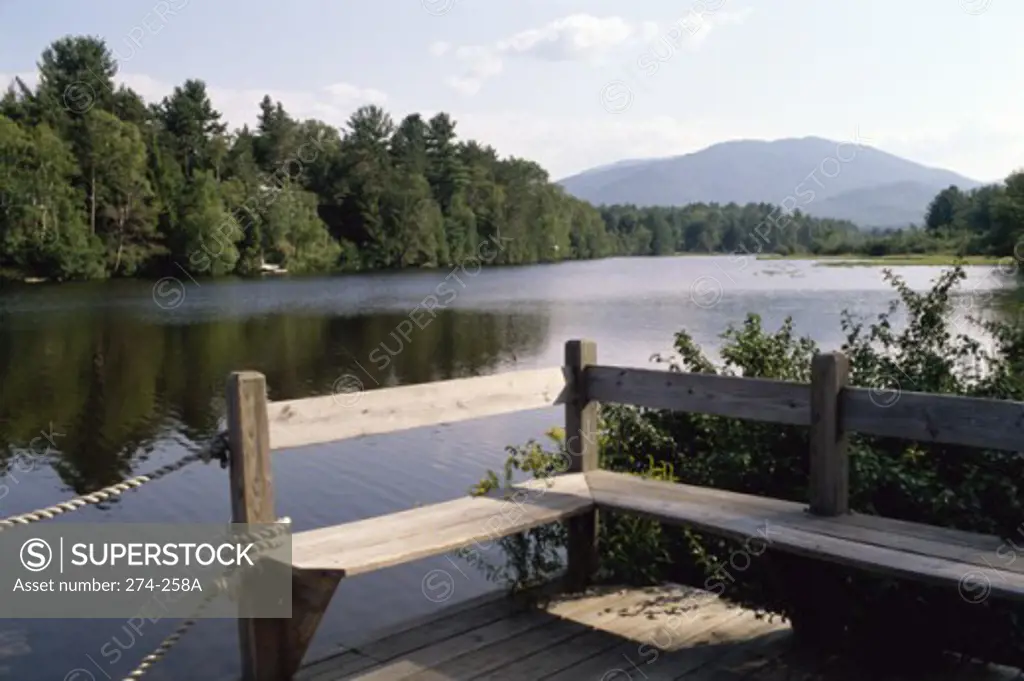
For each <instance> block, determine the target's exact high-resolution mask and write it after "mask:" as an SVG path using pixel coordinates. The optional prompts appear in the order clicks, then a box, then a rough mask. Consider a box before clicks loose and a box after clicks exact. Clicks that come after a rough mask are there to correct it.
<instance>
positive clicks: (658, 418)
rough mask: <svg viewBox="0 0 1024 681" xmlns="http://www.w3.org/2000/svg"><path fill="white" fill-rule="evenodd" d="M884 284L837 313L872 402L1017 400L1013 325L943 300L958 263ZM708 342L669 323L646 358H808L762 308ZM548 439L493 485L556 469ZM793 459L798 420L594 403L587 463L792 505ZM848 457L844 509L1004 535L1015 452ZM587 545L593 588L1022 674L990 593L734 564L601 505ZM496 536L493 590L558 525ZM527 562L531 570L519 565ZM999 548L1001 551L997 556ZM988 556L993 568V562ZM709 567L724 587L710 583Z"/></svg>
mask: <svg viewBox="0 0 1024 681" xmlns="http://www.w3.org/2000/svg"><path fill="white" fill-rule="evenodd" d="M885 276H886V278H887V280H888V281H889V282H890V283H891V284H892V285H893V287H894V288H895V290H896V292H897V294H898V300H897V301H896V302H894V303H893V305H892V306H891V308H890V309H889V311H888V312H886V313H884V314H881V315H879V316H878V318H877V319H876V320H875V321H874V322H872V323H871V324H870V325H868V326H865V324H864V323H863V322H862V321H858V320H855V319H854V318H853V317H852V316H851V315H850V314H849V313H844V315H843V318H842V326H843V330H844V332H845V334H846V342H845V343H844V345H843V347H842V350H843V351H844V352H845V353H846V354H847V355H848V356H849V358H850V363H851V382H852V383H853V384H854V385H857V386H861V387H866V388H869V389H871V390H872V394H873V395H874V396H875V397H876V398H877V404H879V408H880V409H882V408H885V407H886V406H888V405H891V404H892V402H893V401H895V400H898V399H899V397H900V394H901V393H902V391H905V390H912V391H919V392H933V393H951V394H956V395H968V396H977V397H989V398H1000V399H1016V400H1020V399H1022V398H1024V331H1022V329H1021V327H1019V326H1017V325H1009V324H1006V323H1003V322H995V321H984V322H983V321H980V320H977V319H974V318H973V316H972V314H971V313H972V310H971V309H970V308H971V307H972V306H973V305H974V304H976V303H977V302H978V301H977V296H978V294H973V296H974V297H973V298H972V297H968V298H966V299H965V298H963V297H962V296H957V295H956V288H957V285H958V284H959V282H960V281H961V280H962V279H964V277H965V275H964V272H963V270H962V268H960V267H957V268H953V269H951V270H949V271H947V272H945V273H944V274H943V275H942V276H941V277H940V278H939V279H938V281H936V282H935V284H934V287H933V288H932V290H930V291H929V292H927V293H917V292H914V291H912V290H911V289H909V288H908V287H907V285H906V284H905V282H903V281H902V280H901V279H900V278H899V277H895V276H893V275H892V274H891V273H890V272H888V271H886V273H885ZM901 307H902V308H903V312H904V313H905V314H906V317H907V323H906V327H905V328H904V329H903V330H902V331H899V332H897V331H895V330H894V328H893V323H892V319H893V317H894V315H896V314H897V313H898V312H899V311H900V308H901ZM969 325H977V326H980V327H983V328H984V329H985V330H986V331H987V332H988V333H989V334H990V335H991V336H992V337H993V338H994V339H995V340H994V347H993V348H992V349H991V350H988V349H986V348H985V347H983V345H982V344H981V343H980V342H979V341H978V340H977V338H976V335H977V327H976V326H969ZM722 337H723V339H724V341H725V342H724V346H723V348H722V350H721V356H722V359H723V366H721V367H715V366H714V365H713V364H712V363H711V361H709V360H708V359H707V358H706V357H705V356H704V355H703V353H702V352H701V350H700V348H699V347H698V345H697V344H696V343H695V342H694V340H693V339H692V338H691V337H690V336H689V335H688V334H687V333H685V332H679V333H677V334H676V337H675V350H676V354H675V356H674V357H671V358H664V357H657V356H656V357H654V358H652V359H653V360H654V361H656V362H658V363H660V364H662V365H664V366H667V368H668V370H669V371H689V372H698V373H719V374H724V375H743V376H751V377H765V378H775V379H783V380H790V381H800V382H808V381H809V380H810V360H811V357H812V356H813V355H814V354H815V353H816V352H817V351H818V348H817V346H816V344H815V343H814V342H813V341H812V340H810V339H809V338H798V337H796V336H795V335H794V332H793V325H792V320H790V319H787V320H786V321H785V322H784V323H783V325H782V327H781V328H780V329H779V330H777V331H775V332H768V331H766V330H765V329H764V328H763V327H762V325H761V320H760V317H759V316H758V315H756V314H750V315H748V316H747V318H746V320H745V321H744V322H743V324H742V325H741V326H739V327H738V328H736V327H730V328H729V329H728V330H727V331H726V332H725V333H724V334H723V335H722ZM553 439H554V441H555V442H556V444H557V446H556V447H553V448H550V449H547V450H546V449H544V448H542V447H541V446H540V445H539V444H538V443H536V442H532V441H531V442H529V443H527V444H526V445H525V446H523V447H518V448H510V449H509V453H510V457H509V465H508V466H507V467H506V478H505V481H504V483H503V484H508V483H509V482H511V481H512V480H511V478H512V474H513V473H514V471H515V470H517V469H518V470H522V471H524V472H531V473H534V474H535V473H536V472H537V471H538V470H554V468H557V465H556V463H557V462H559V461H561V462H564V461H566V460H567V459H566V457H567V454H566V452H565V449H564V444H563V443H562V438H561V436H560V434H559V433H554V434H553ZM808 452H809V443H808V430H807V428H803V427H797V426H786V425H779V424H762V423H753V422H745V421H739V420H736V419H727V418H722V417H716V416H704V415H699V414H687V413H669V412H664V411H657V410H647V409H640V408H632V407H603V408H602V412H601V425H600V461H601V467H602V468H606V469H610V470H615V471H621V472H628V473H632V474H635V475H641V476H649V477H655V478H661V479H670V480H676V481H679V482H684V483H687V484H693V485H701V486H707V487H715V488H720V489H725V490H732V491H736V492H744V493H748V494H756V495H760V496H765V497H772V498H778V499H787V500H791V501H798V502H806V501H807V489H808V481H809V465H808ZM849 452H850V462H851V470H850V503H851V508H852V509H853V510H854V511H856V512H859V513H866V514H877V515H882V516H885V517H889V518H898V519H904V520H909V521H914V522H921V523H927V524H931V525H939V526H945V527H951V528H958V529H962V530H967V531H973V532H982V533H990V534H997V535H1000V536H1003V537H1010V536H1015V535H1017V534H1018V532H1019V530H1020V527H1021V525H1020V523H1021V521H1022V519H1024V495H1022V493H1021V492H1022V490H1021V485H1022V484H1024V457H1022V456H1021V455H1020V454H1007V453H1003V452H990V451H981V450H976V449H971V448H966V447H958V446H949V445H936V444H928V443H915V442H907V441H902V440H894V439H889V438H878V437H868V436H861V435H851V438H850V446H849ZM563 470H564V468H563ZM495 486H499V480H498V478H497V476H496V475H494V474H493V473H491V474H490V475H489V478H488V481H485V484H484V486H483V487H484V488H488V487H495ZM599 541H600V547H601V557H602V572H601V574H600V575H599V577H600V578H602V579H604V580H607V581H616V582H626V583H654V582H658V581H663V580H673V581H685V582H686V583H689V584H694V585H703V586H704V587H705V588H709V585H713V587H714V588H713V589H711V590H713V591H714V592H715V593H720V594H722V595H723V596H724V597H726V598H729V599H730V600H733V601H735V602H738V603H740V604H742V605H744V606H746V607H750V608H753V609H756V610H759V611H762V612H768V613H773V614H778V615H782V616H785V617H787V618H789V619H790V620H792V621H793V623H794V627H795V628H796V629H797V630H798V632H802V633H806V634H809V635H812V636H813V637H814V639H815V640H816V641H817V642H818V643H819V644H821V643H825V642H828V643H829V644H836V645H855V646H858V647H859V646H869V647H870V650H872V651H873V652H875V653H883V652H888V653H894V654H896V655H897V656H898V657H900V658H901V659H904V660H909V661H911V662H912V663H914V664H917V663H919V662H920V661H921V659H925V658H929V657H932V656H935V654H936V653H938V652H941V651H943V650H956V651H958V652H962V653H966V654H968V655H971V656H974V657H978V658H980V659H984V660H994V661H1001V662H1005V663H1010V664H1015V665H1017V666H1024V655H1022V653H1024V639H1022V636H1021V634H1022V633H1024V632H1022V629H1021V626H1020V624H1019V623H1018V621H1017V618H1016V617H1015V614H1014V612H1013V610H1012V609H1011V608H1010V607H1009V606H1008V605H1007V604H1005V603H1000V602H996V601H995V600H993V599H988V600H985V601H984V602H983V603H977V604H975V603H968V602H966V601H965V600H964V599H963V598H961V596H960V594H958V593H957V590H956V589H951V588H945V589H942V588H934V587H930V586H926V585H923V584H920V583H917V582H909V581H898V580H893V579H887V578H883V577H879V576H877V575H870V574H867V573H863V572H859V571H853V570H850V569H849V568H843V567H841V566H835V565H829V564H825V563H821V562H818V561H812V560H807V559H803V558H799V557H796V556H791V555H783V554H778V553H776V552H774V551H772V550H768V551H767V552H765V554H764V555H763V556H760V555H759V554H757V555H759V557H757V558H756V559H753V560H743V561H741V563H742V568H740V567H738V566H737V565H736V560H735V557H736V555H737V551H739V550H742V549H740V548H738V547H737V544H736V543H735V542H731V541H728V540H724V539H721V538H718V537H712V536H706V535H702V534H700V533H696V532H693V531H688V530H682V529H679V528H669V527H663V526H661V525H660V524H658V523H656V522H653V521H649V520H643V519H637V518H628V517H619V516H617V515H611V514H604V513H603V514H602V526H601V533H600V538H599ZM502 546H503V548H504V549H505V551H506V552H507V553H508V554H509V556H510V559H509V563H508V566H514V567H513V568H512V569H510V570H509V569H506V571H505V572H503V573H502V574H503V575H504V578H505V579H506V580H507V581H508V583H510V584H512V585H519V586H522V585H529V584H535V583H538V582H542V581H546V580H547V579H550V578H551V577H552V576H553V575H555V574H556V573H557V572H558V570H559V569H560V567H561V565H562V562H561V561H562V556H563V555H564V550H563V549H564V531H563V530H562V529H561V528H558V529H556V530H551V529H550V528H542V529H541V530H534V531H531V532H529V533H526V534H524V535H522V536H519V537H515V538H509V539H506V540H504V542H503V543H502ZM1011 546H1013V544H1011ZM530 556H532V557H534V558H536V559H537V560H536V561H535V563H536V564H537V565H540V566H541V567H542V568H543V570H537V569H535V568H534V567H531V565H532V564H533V563H531V560H530V559H529V557H530ZM1015 557H1016V556H1015V554H1013V555H1011V556H1008V557H1007V558H1008V559H1009V562H1012V561H1013V560H1015ZM992 561H993V563H994V564H995V563H996V562H997V561H1002V563H1003V565H1002V567H1007V566H1008V565H1009V562H1007V560H1006V559H1005V558H1000V557H999V556H997V555H993V556H992ZM506 567H507V566H506ZM730 567H731V568H732V570H730V569H729V568H730ZM498 571H499V572H500V569H499V570H498ZM723 571H724V574H727V575H728V576H729V577H730V578H729V579H721V578H720V577H721V575H722V574H723ZM737 571H738V572H742V575H738V574H736V572H737ZM492 574H497V573H496V572H492ZM894 648H895V650H894ZM882 656H883V657H884V656H885V655H882Z"/></svg>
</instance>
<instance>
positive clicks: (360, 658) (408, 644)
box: [298, 592, 524, 681]
mask: <svg viewBox="0 0 1024 681" xmlns="http://www.w3.org/2000/svg"><path fill="white" fill-rule="evenodd" d="M523 611H524V608H523V606H522V604H521V603H520V602H518V601H514V600H512V599H510V598H508V596H507V594H505V593H504V592H497V593H495V592H492V593H487V594H482V595H481V596H477V597H475V598H470V599H468V600H467V601H465V602H464V603H459V604H455V605H450V606H445V607H443V608H442V609H441V610H440V611H438V612H433V613H430V614H427V615H424V616H422V617H417V618H413V619H410V620H408V621H406V622H402V623H400V624H398V625H396V626H394V627H389V628H388V629H386V630H382V631H378V632H375V634H374V635H373V636H372V637H371V638H370V639H369V640H368V641H366V642H365V643H362V644H359V645H357V646H355V647H354V648H353V649H352V650H350V651H346V652H344V653H341V654H336V655H331V656H329V657H326V658H324V659H321V660H318V661H317V662H314V663H311V664H309V665H308V666H306V667H305V668H304V669H303V670H302V672H301V674H300V675H299V677H298V679H300V680H301V681H333V680H334V679H337V678H342V677H345V676H347V675H351V674H355V673H357V672H361V671H365V670H367V669H370V668H372V667H376V666H378V665H379V664H380V663H381V661H384V660H390V659H393V658H396V657H399V656H401V655H405V654H408V653H410V652H413V651H416V650H420V649H422V648H426V647H428V646H430V645H434V644H436V643H438V642H440V641H444V640H446V639H448V638H451V637H453V636H458V635H460V634H463V633H465V632H468V631H473V630H476V629H479V628H480V627H483V626H486V625H489V624H492V623H493V622H497V621H499V620H504V619H507V618H509V617H511V616H513V615H515V614H517V613H520V612H523Z"/></svg>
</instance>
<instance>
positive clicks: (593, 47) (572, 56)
mask: <svg viewBox="0 0 1024 681" xmlns="http://www.w3.org/2000/svg"><path fill="white" fill-rule="evenodd" d="M750 12H751V10H750V9H744V10H741V11H737V12H711V11H707V10H705V11H703V12H696V11H693V10H691V11H690V12H688V13H687V14H686V15H684V16H682V17H680V18H679V19H677V20H675V21H674V22H669V23H666V24H659V23H658V22H654V21H639V22H631V21H629V20H627V19H624V18H622V17H619V16H608V17H596V16H593V15H590V14H572V15H569V16H566V17H563V18H561V19H556V20H554V21H552V22H549V23H547V24H545V25H543V26H540V27H537V28H530V29H527V30H525V31H520V32H519V33H516V34H514V35H511V36H509V37H508V38H505V39H503V40H499V41H497V42H495V43H493V44H490V45H465V46H462V47H458V48H455V49H454V51H453V50H452V46H451V45H449V44H448V43H434V44H433V45H431V47H430V52H431V54H433V55H434V56H436V57H441V56H445V55H447V54H452V55H453V56H454V58H455V60H456V61H458V62H459V63H460V64H461V66H462V73H461V74H459V75H454V76H450V77H449V78H448V79H447V80H446V82H447V84H448V85H449V86H450V87H452V88H454V89H455V90H457V91H459V92H461V93H462V94H465V95H472V94H476V93H477V92H479V91H480V89H481V87H483V84H484V82H486V81H487V80H488V79H489V78H492V77H494V76H496V75H498V74H499V73H501V71H502V69H503V67H504V60H505V59H506V58H532V59H540V60H544V61H552V62H564V61H598V60H600V59H601V58H602V57H605V56H606V55H609V54H611V53H613V52H616V51H620V50H622V49H623V48H627V47H631V48H634V49H635V48H637V47H638V46H640V45H644V44H646V43H652V41H654V40H655V39H659V38H660V40H662V41H665V40H671V41H673V42H679V43H680V44H684V43H685V44H686V46H687V47H688V48H689V49H692V50H696V49H698V48H699V47H700V45H701V44H702V43H703V42H704V40H705V39H706V38H707V35H708V34H709V33H710V32H711V30H712V28H713V27H715V26H719V25H726V24H737V23H742V22H743V21H744V20H746V18H747V17H748V16H749V14H750Z"/></svg>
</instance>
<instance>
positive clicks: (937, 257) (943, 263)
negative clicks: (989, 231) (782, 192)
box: [757, 253, 1005, 267]
mask: <svg viewBox="0 0 1024 681" xmlns="http://www.w3.org/2000/svg"><path fill="white" fill-rule="evenodd" d="M757 259H758V260H814V261H819V262H820V263H821V265H823V266H825V267H857V266H878V265H891V266H894V267H895V266H912V265H926V266H932V267H947V266H952V265H955V264H957V263H958V262H959V263H963V264H965V265H997V264H999V263H1000V262H1001V261H1002V260H1005V258H997V257H995V256H991V255H962V256H958V255H956V254H955V253H893V254H890V255H863V254H857V253H850V254H845V255H811V254H808V253H798V254H792V255H779V254H777V253H765V254H762V255H759V256H757Z"/></svg>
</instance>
